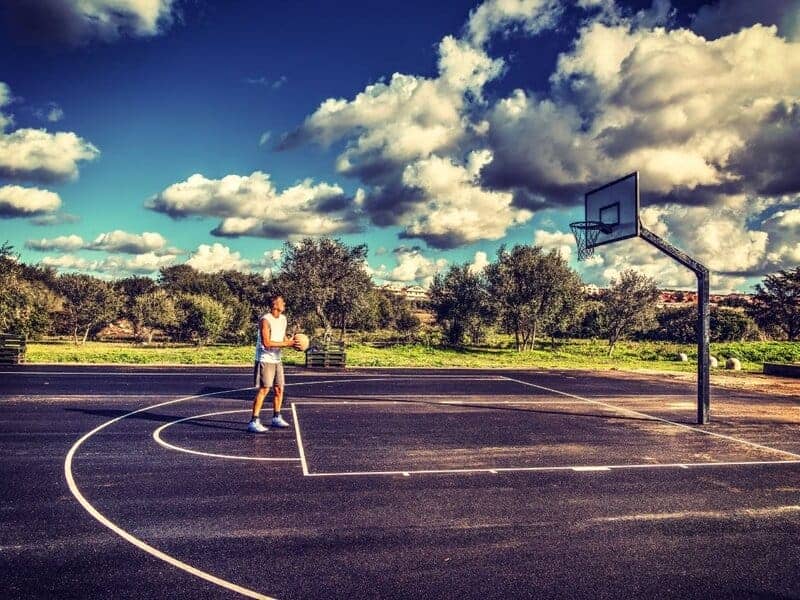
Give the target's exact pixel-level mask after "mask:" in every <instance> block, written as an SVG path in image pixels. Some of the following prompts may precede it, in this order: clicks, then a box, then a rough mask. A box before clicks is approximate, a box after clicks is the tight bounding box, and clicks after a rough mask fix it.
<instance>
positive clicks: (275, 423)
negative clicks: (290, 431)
mask: <svg viewBox="0 0 800 600" xmlns="http://www.w3.org/2000/svg"><path fill="white" fill-rule="evenodd" d="M270 425H271V426H272V427H277V428H278V429H286V428H287V427H289V426H290V425H289V424H288V423H287V422H286V421H284V420H283V417H282V416H280V415H278V416H277V417H272V422H271V423H270Z"/></svg>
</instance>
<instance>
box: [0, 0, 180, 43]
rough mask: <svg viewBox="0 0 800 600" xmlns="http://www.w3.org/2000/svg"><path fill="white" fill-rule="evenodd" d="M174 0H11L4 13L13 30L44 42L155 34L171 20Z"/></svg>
mask: <svg viewBox="0 0 800 600" xmlns="http://www.w3.org/2000/svg"><path fill="white" fill-rule="evenodd" d="M177 4H178V2H177V1H176V0H28V1H24V2H12V3H11V4H10V6H9V7H8V9H7V16H8V18H9V19H10V20H11V23H12V25H14V27H15V30H16V33H17V34H19V35H23V34H25V35H26V36H28V37H31V38H37V39H39V41H41V42H43V43H53V42H56V43H68V44H80V43H85V42H88V41H91V40H93V39H100V40H103V41H113V40H116V39H118V38H120V37H150V36H154V35H158V34H159V33H161V32H162V31H164V30H165V29H166V28H167V27H169V25H171V24H172V22H173V21H174V18H175V14H176V5H177Z"/></svg>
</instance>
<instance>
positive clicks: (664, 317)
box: [647, 305, 759, 343]
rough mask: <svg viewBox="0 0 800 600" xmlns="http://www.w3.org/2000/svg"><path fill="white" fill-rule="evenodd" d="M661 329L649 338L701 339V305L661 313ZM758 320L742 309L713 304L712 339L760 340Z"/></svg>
mask: <svg viewBox="0 0 800 600" xmlns="http://www.w3.org/2000/svg"><path fill="white" fill-rule="evenodd" d="M657 319H658V328H657V329H655V330H653V331H652V332H650V333H648V336H647V337H649V338H651V339H657V340H668V341H672V342H684V343H691V342H695V341H697V306H696V305H695V306H684V307H681V308H667V309H664V310H661V311H659V312H658V315H657ZM758 335H759V331H758V326H757V325H756V323H755V322H754V321H753V320H752V319H751V318H750V317H748V316H747V315H746V314H745V313H743V312H742V311H740V310H735V309H731V308H725V307H716V306H712V307H711V309H710V320H709V338H710V340H711V341H712V342H743V341H746V340H753V339H758Z"/></svg>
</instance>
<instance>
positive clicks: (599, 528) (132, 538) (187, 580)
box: [0, 369, 800, 598]
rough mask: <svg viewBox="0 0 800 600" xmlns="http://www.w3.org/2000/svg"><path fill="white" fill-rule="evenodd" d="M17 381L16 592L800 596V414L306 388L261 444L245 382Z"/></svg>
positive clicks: (393, 378) (302, 380)
mask: <svg viewBox="0 0 800 600" xmlns="http://www.w3.org/2000/svg"><path fill="white" fill-rule="evenodd" d="M13 375H14V380H13V381H12V380H10V379H8V378H6V377H7V375H6V373H0V377H2V379H0V400H1V402H0V408H1V409H2V411H3V412H2V418H0V427H2V428H1V429H0V434H2V438H1V439H2V440H3V443H4V446H5V449H6V450H7V451H6V452H5V453H4V455H5V457H6V458H5V459H4V460H3V461H2V472H1V473H0V475H2V477H3V480H4V482H5V483H4V485H6V486H7V492H8V493H7V494H6V499H5V500H2V501H0V502H2V503H3V504H2V509H3V510H4V512H5V514H6V515H7V516H8V517H9V521H8V522H9V523H10V524H11V525H10V526H9V527H7V528H5V529H4V531H3V533H2V535H1V536H0V560H3V562H4V563H5V566H7V567H8V569H4V570H3V572H4V575H2V576H0V584H3V585H2V587H3V588H5V589H6V590H7V592H8V593H7V594H6V596H7V597H45V596H51V595H53V594H56V593H58V594H59V595H62V596H64V597H69V596H71V595H72V596H80V597H106V596H107V595H108V593H111V592H116V590H118V589H119V584H118V579H117V578H118V577H123V575H124V574H125V573H130V576H131V577H136V578H137V581H141V586H142V587H140V588H137V591H136V592H135V593H131V594H130V595H131V596H137V597H141V596H145V597H150V596H152V597H162V596H163V594H164V592H163V590H164V586H171V587H170V588H169V589H170V590H171V591H172V593H170V594H167V595H171V596H175V597H184V596H185V597H200V596H202V597H235V596H237V595H245V596H249V597H278V598H308V597H314V598H327V597H330V598H340V597H348V598H355V597H399V598H404V597H408V598H417V597H442V598H450V597H452V598H455V597H459V598H464V597H475V598H478V597H480V598H487V597H496V598H508V597H526V598H527V597H530V598H534V597H535V598H545V597H553V598H556V597H558V598H561V597H575V598H582V597H631V596H636V595H642V594H644V593H645V592H646V591H647V590H649V591H650V592H653V591H654V590H655V591H656V592H658V591H665V590H666V591H667V592H668V593H664V594H660V595H663V596H665V597H669V596H672V597H682V598H683V597H715V595H716V596H718V597H730V596H731V595H733V596H736V597H795V593H797V594H796V595H798V596H800V575H798V569H797V568H796V567H797V566H798V565H800V545H798V541H797V540H798V539H800V464H798V462H800V436H799V435H798V433H800V398H796V397H784V398H777V397H771V396H769V395H765V394H750V393H744V392H730V391H725V390H715V391H714V392H715V393H714V396H713V403H712V419H713V421H712V423H711V425H708V426H702V427H701V426H696V425H694V423H693V417H694V399H693V388H692V386H691V385H690V384H686V383H681V382H674V381H667V380H660V379H659V378H658V377H653V376H633V375H626V374H621V373H611V374H609V373H606V374H603V373H575V372H547V371H527V372H526V371H518V372H510V371H466V370H465V371H411V370H409V371H378V370H371V371H370V370H365V371H361V372H358V371H356V372H348V373H342V374H329V373H306V372H302V371H300V372H297V371H294V372H290V374H289V384H290V385H289V387H288V388H287V397H286V409H285V410H284V415H285V417H286V418H287V420H288V421H289V422H290V423H291V425H292V427H291V428H290V429H289V430H282V431H275V430H271V431H269V432H268V433H267V434H265V435H260V436H258V435H248V434H246V433H245V432H244V431H243V428H244V424H245V423H246V421H247V418H248V407H249V404H250V401H251V398H252V392H253V391H252V389H250V388H249V385H250V381H249V380H250V374H249V372H248V371H246V370H244V369H242V370H224V369H221V370H208V369H207V370H202V371H201V370H199V369H196V370H194V371H192V370H175V371H173V372H169V371H168V370H163V371H162V372H154V371H147V370H145V371H133V370H131V371H127V372H126V371H124V370H120V371H119V372H114V374H111V373H103V371H102V370H96V369H95V370H81V369H74V370H71V369H66V370H63V371H56V370H55V369H51V370H48V369H38V370H36V371H35V372H34V370H33V369H27V370H25V369H23V370H20V371H19V372H16V373H13ZM84 390H88V392H87V391H84ZM266 414H268V411H265V416H266ZM43 523H48V524H49V525H47V526H45V527H44V528H43V526H42V524H43ZM89 548H91V550H89ZM87 552H90V553H91V554H92V555H93V557H94V558H93V559H92V560H93V561H94V562H93V564H94V565H95V566H94V567H93V568H87V567H85V565H84V563H85V561H86V560H87V558H86V556H87ZM265 556H269V557H270V558H269V560H265V559H264V557H265ZM692 561H694V564H693V565H692V564H689V563H692ZM82 565H84V566H82ZM712 567H713V568H714V569H715V572H714V575H715V577H716V579H715V580H714V582H713V585H712V584H710V583H708V582H709V581H710V580H709V579H707V578H706V575H705V573H706V571H707V570H708V569H709V568H712ZM631 572H633V573H635V574H634V575H631V576H630V577H629V578H627V579H624V578H622V574H623V573H631ZM112 573H113V575H112ZM65 574H66V575H65ZM142 574H145V575H146V576H145V577H142ZM615 574H619V575H620V577H615ZM623 579H624V581H623ZM176 582H177V583H176ZM65 586H66V587H65ZM176 586H177V587H176ZM650 592H648V593H650ZM717 592H719V593H718V594H717ZM656 595H659V594H658V593H656ZM770 595H772V596H770ZM123 596H124V594H123Z"/></svg>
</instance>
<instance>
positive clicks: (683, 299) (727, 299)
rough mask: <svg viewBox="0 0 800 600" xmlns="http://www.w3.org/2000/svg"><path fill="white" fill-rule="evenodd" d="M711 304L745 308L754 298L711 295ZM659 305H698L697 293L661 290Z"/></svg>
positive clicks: (737, 294)
mask: <svg viewBox="0 0 800 600" xmlns="http://www.w3.org/2000/svg"><path fill="white" fill-rule="evenodd" d="M709 302H710V303H711V304H719V305H722V306H745V305H747V304H751V303H752V302H753V296H751V295H750V294H742V293H740V292H734V293H732V294H709ZM658 303H659V304H661V305H662V306H663V305H666V304H678V305H681V304H696V303H697V292H692V291H688V290H661V292H660V294H659V299H658Z"/></svg>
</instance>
